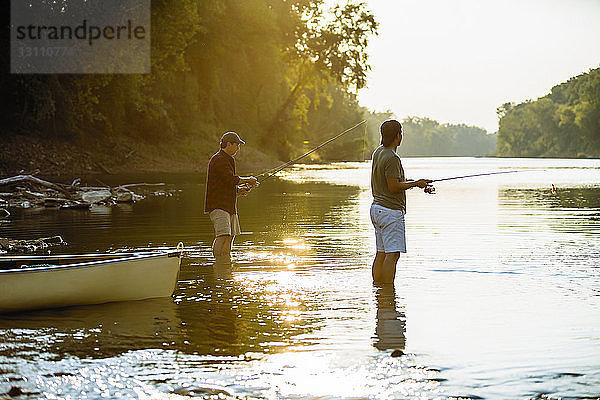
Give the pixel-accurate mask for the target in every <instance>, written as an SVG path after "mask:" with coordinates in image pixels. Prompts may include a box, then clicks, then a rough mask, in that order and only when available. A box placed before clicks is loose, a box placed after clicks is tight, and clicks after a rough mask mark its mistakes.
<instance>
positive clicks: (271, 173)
mask: <svg viewBox="0 0 600 400" xmlns="http://www.w3.org/2000/svg"><path fill="white" fill-rule="evenodd" d="M365 122H367V120H366V119H363V120H362V121H361V122H359V123H358V124H356V125H354V126H352V127H351V128H348V129H346V130H345V131H343V132H342V133H339V134H337V135H335V136H334V137H332V138H330V139H327V140H326V141H324V142H323V143H321V144H320V145H318V146H317V147H315V148H313V149H311V150H309V151H307V152H306V153H304V154H302V155H301V156H298V157H296V158H294V159H291V160H289V161H287V162H285V163H283V164H281V165H279V166H278V167H275V168H271V169H270V170H268V171H265V172H263V173H261V174H259V175H258V176H263V175H267V174H268V175H267V176H266V177H264V178H262V179H259V180H258V183H262V182H264V181H266V180H267V179H270V178H272V177H273V176H275V174H277V173H278V172H279V171H281V170H284V169H286V168H287V167H290V166H292V165H294V164H295V163H297V162H298V161H300V160H301V159H303V158H304V157H306V156H308V155H309V154H312V153H314V152H315V151H317V150H319V149H320V148H322V147H324V146H326V145H328V144H329V143H331V142H333V141H334V140H336V139H338V138H340V137H342V136H344V135H345V134H346V133H348V132H350V131H352V130H354V129H356V128H358V127H359V126H360V125H362V124H364V123H365Z"/></svg>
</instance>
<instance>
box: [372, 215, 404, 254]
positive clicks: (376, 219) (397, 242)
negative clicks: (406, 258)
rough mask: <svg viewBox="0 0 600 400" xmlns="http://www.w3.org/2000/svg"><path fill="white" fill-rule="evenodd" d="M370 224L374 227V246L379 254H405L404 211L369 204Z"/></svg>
mask: <svg viewBox="0 0 600 400" xmlns="http://www.w3.org/2000/svg"><path fill="white" fill-rule="evenodd" d="M371 222H372V223H373V226H374V227H375V246H376V247H377V251H378V252H381V253H395V252H400V253H406V234H405V232H404V230H405V227H404V211H402V210H392V209H390V208H386V207H383V206H380V205H378V204H371Z"/></svg>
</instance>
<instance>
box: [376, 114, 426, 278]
mask: <svg viewBox="0 0 600 400" xmlns="http://www.w3.org/2000/svg"><path fill="white" fill-rule="evenodd" d="M380 130H381V146H379V147H378V148H377V149H376V150H375V151H374V152H373V157H372V166H371V191H372V193H373V204H372V205H371V211H370V213H371V222H372V223H373V227H374V228H375V244H376V247H377V253H376V254H375V260H373V282H375V283H394V278H395V276H396V263H397V262H398V258H399V257H400V253H406V238H405V227H404V214H405V213H406V190H408V189H411V188H413V187H420V188H426V187H428V186H429V184H430V183H431V180H429V179H419V180H418V181H412V180H406V178H405V176H404V169H403V168H402V162H401V161H400V157H399V156H398V154H397V153H396V149H397V148H398V146H399V145H400V142H402V125H400V122H398V121H396V120H388V121H385V122H383V123H382V124H381V128H380Z"/></svg>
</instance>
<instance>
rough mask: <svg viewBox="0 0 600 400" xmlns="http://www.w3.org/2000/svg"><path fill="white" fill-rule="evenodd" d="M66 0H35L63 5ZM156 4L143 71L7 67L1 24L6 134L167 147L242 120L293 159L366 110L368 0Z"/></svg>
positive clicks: (260, 143)
mask: <svg viewBox="0 0 600 400" xmlns="http://www.w3.org/2000/svg"><path fill="white" fill-rule="evenodd" d="M70 1H71V0H61V1H57V2H54V1H52V2H40V5H39V6H40V7H49V8H51V9H52V8H54V11H55V12H57V13H59V12H61V11H60V10H61V8H62V7H67V8H68V6H69V2H70ZM9 4H10V2H7V3H6V4H5V5H4V9H5V13H4V14H5V15H10V13H9V12H8V10H7V7H8V5H9ZM78 4H81V2H78ZM151 4H152V9H151V19H152V36H151V38H152V42H151V48H152V53H151V55H152V57H151V67H152V73H151V74H146V75H143V74H89V75H70V74H60V75H16V74H15V75H11V74H9V73H8V71H9V61H10V57H8V54H10V50H9V44H10V41H9V40H8V37H6V32H5V37H4V38H3V40H1V41H0V46H2V47H3V48H2V49H1V50H2V52H3V54H4V55H5V57H2V60H1V61H0V62H1V63H3V65H2V67H3V71H2V76H1V77H0V85H1V87H2V92H3V95H2V104H1V106H2V113H0V123H1V129H0V139H1V136H2V135H12V134H15V133H19V134H38V135H44V136H48V137H49V139H53V138H58V139H64V140H69V141H74V142H75V141H76V140H77V139H82V138H84V139H85V138H91V137H94V138H103V137H107V138H110V137H115V136H117V137H130V138H131V139H132V140H133V141H138V140H141V141H146V142H148V143H153V144H156V145H164V144H168V143H174V142H178V143H180V142H181V141H185V139H186V138H190V137H196V138H200V139H201V138H205V139H206V143H207V146H210V150H211V151H212V150H213V149H214V147H215V146H217V145H218V144H217V140H218V138H219V137H220V135H221V134H222V133H223V132H225V131H227V130H236V131H238V132H239V133H240V134H241V135H242V137H245V138H246V139H248V145H250V146H254V147H256V148H259V149H261V150H262V151H264V152H265V153H270V154H275V155H277V156H278V157H279V158H280V159H287V158H288V157H289V156H290V155H295V154H297V150H298V148H299V147H301V146H302V144H303V142H305V141H308V142H310V143H312V142H318V141H319V140H320V139H324V138H326V137H328V136H331V135H332V134H335V133H336V132H341V131H342V130H344V129H346V128H347V127H349V126H352V125H353V124H356V123H357V122H359V121H361V119H363V111H362V110H360V109H359V106H358V102H357V99H356V95H355V93H356V92H357V90H358V89H360V88H362V87H364V86H365V83H366V73H367V71H368V70H369V69H370V67H369V64H368V57H367V51H366V48H367V45H368V42H369V39H370V38H371V37H372V36H373V35H375V34H376V33H377V27H378V23H377V21H376V20H375V17H374V15H373V14H372V13H371V12H370V11H369V10H368V9H367V8H366V6H365V4H364V3H362V2H359V1H349V2H344V3H343V5H340V6H335V7H333V8H330V9H327V8H326V4H325V1H324V0H316V1H315V0H311V1H308V0H288V1H281V0H244V1H239V0H153V1H152V2H151ZM51 11H52V10H51ZM360 150H362V149H356V150H355V154H354V155H355V156H356V155H357V154H359V153H360ZM205 151H208V150H205Z"/></svg>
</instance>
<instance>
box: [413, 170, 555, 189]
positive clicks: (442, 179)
mask: <svg viewBox="0 0 600 400" xmlns="http://www.w3.org/2000/svg"><path fill="white" fill-rule="evenodd" d="M526 171H532V170H530V169H519V170H512V171H499V172H488V173H485V174H471V175H462V176H453V177H451V178H440V179H432V180H431V182H430V183H433V182H442V181H452V180H454V179H464V178H473V177H476V176H487V175H499V174H512V173H515V172H526ZM542 171H545V170H542ZM424 190H425V193H429V194H435V188H434V187H433V186H427V187H425V189H424Z"/></svg>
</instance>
